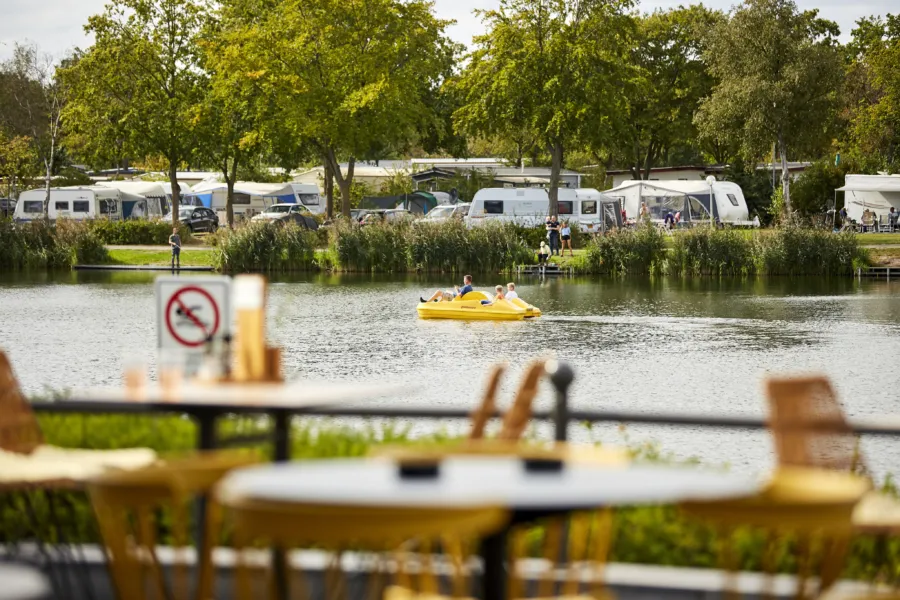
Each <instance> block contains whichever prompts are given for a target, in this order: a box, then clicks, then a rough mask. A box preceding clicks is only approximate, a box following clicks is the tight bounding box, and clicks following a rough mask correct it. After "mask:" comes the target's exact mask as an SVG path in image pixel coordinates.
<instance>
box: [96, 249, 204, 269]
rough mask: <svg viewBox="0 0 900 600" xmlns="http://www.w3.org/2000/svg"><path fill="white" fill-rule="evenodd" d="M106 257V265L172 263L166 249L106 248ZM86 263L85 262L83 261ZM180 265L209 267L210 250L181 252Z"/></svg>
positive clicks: (170, 255) (170, 254)
mask: <svg viewBox="0 0 900 600" xmlns="http://www.w3.org/2000/svg"><path fill="white" fill-rule="evenodd" d="M107 254H108V258H107V260H106V262H104V263H103V264H108V265H169V264H172V253H171V252H170V251H167V250H155V249H148V250H135V249H131V248H129V249H120V248H111V249H108V250H107ZM85 264H86V263H85ZM181 265H182V266H184V267H211V266H214V265H215V257H214V254H213V251H212V250H191V251H190V252H188V251H183V252H182V253H181Z"/></svg>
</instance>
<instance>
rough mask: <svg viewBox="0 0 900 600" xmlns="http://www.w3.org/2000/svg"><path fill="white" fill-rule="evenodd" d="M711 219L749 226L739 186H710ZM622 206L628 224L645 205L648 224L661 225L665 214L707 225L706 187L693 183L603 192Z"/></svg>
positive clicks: (630, 185) (638, 184)
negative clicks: (677, 215) (651, 222)
mask: <svg viewBox="0 0 900 600" xmlns="http://www.w3.org/2000/svg"><path fill="white" fill-rule="evenodd" d="M712 192H713V198H714V200H715V201H714V202H713V203H712V210H713V218H715V219H716V220H717V221H718V222H720V223H729V224H732V225H749V224H750V221H749V220H748V219H749V217H750V214H749V210H748V209H747V201H746V200H745V199H744V192H743V191H742V190H741V186H739V185H738V184H736V183H734V182H731V181H716V182H715V183H713V186H712ZM603 193H604V194H605V195H606V196H609V197H611V198H615V199H616V200H619V201H620V202H621V203H622V209H623V210H624V211H625V214H626V217H627V218H628V219H629V220H630V221H634V220H637V218H638V217H639V215H640V211H641V204H646V205H647V210H648V212H649V213H650V220H651V221H658V222H662V221H663V220H664V219H665V216H666V214H667V213H669V212H671V213H672V214H673V215H674V214H676V213H680V218H681V222H682V223H686V224H690V223H709V206H710V201H709V197H710V196H709V193H710V188H709V184H708V183H706V181H703V180H700V179H698V180H694V181H682V180H679V181H645V180H631V181H626V182H624V183H622V184H621V185H619V186H618V187H615V188H613V189H611V190H606V191H605V192H603Z"/></svg>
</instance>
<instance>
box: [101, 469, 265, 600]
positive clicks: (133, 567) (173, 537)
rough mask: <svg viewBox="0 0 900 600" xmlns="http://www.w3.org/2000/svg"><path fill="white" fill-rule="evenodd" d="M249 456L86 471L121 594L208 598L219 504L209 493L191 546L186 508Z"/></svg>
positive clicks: (139, 599) (134, 598)
mask: <svg viewBox="0 0 900 600" xmlns="http://www.w3.org/2000/svg"><path fill="white" fill-rule="evenodd" d="M255 462H257V457H256V455H254V454H247V453H224V452H215V453H201V454H198V455H195V456H191V457H189V458H185V459H181V460H172V461H167V462H160V463H157V464H154V465H152V466H150V467H145V468H143V469H138V470H133V471H121V472H116V473H108V474H105V475H101V476H99V477H96V478H93V479H91V480H90V481H89V482H88V484H87V489H88V493H89V495H90V498H91V503H92V505H93V507H94V513H95V515H96V517H97V522H98V524H99V526H100V532H101V535H102V536H103V541H104V545H105V547H106V552H107V557H108V563H109V571H110V576H111V578H112V581H113V585H114V587H115V589H116V592H117V594H118V596H119V597H120V598H122V599H123V600H149V599H151V598H152V599H156V598H160V599H162V598H166V599H168V600H188V599H191V598H196V599H197V600H208V599H210V598H212V597H213V574H214V573H213V564H212V549H213V547H214V546H215V545H216V542H217V536H218V535H219V534H220V533H221V510H220V509H219V507H218V505H217V504H216V503H215V501H214V500H208V501H207V504H206V510H205V520H204V523H203V526H202V527H201V528H200V531H202V536H203V537H202V539H198V540H196V541H197V545H196V549H194V548H192V544H191V535H190V532H189V524H190V522H191V516H190V511H191V510H192V509H193V508H194V506H195V501H196V500H197V499H198V498H200V497H206V496H208V495H209V492H210V491H211V489H212V487H213V486H214V485H215V484H216V483H217V482H218V481H219V479H221V478H222V476H224V475H225V473H227V472H228V471H230V470H231V469H234V468H237V467H242V466H247V465H249V464H253V463H255ZM161 532H162V536H163V537H164V541H165V542H166V546H168V547H170V548H171V555H172V556H171V558H172V560H171V562H172V567H171V569H170V570H169V572H168V573H167V569H166V568H165V566H164V565H163V561H161V560H160V548H159V542H160V541H162V540H161V539H160V537H161ZM192 555H193V556H194V559H193V560H192V558H191V557H192ZM192 565H196V568H194V569H192ZM192 570H193V571H194V572H193V574H192V573H191V571H192Z"/></svg>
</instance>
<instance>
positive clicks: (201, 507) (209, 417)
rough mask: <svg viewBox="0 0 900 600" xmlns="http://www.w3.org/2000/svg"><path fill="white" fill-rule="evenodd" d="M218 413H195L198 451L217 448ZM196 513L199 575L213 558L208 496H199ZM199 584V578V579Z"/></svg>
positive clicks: (195, 533) (195, 538)
mask: <svg viewBox="0 0 900 600" xmlns="http://www.w3.org/2000/svg"><path fill="white" fill-rule="evenodd" d="M217 417H218V415H217V414H216V413H210V412H206V411H203V412H199V413H197V414H195V415H194V419H195V421H196V423H197V450H198V451H201V452H203V451H209V450H215V449H216V442H217V440H216V423H217V422H218V418H217ZM194 510H195V514H196V526H195V531H194V536H195V537H194V543H195V544H196V546H197V558H198V561H197V564H198V567H199V568H198V569H197V573H198V575H199V574H200V573H203V572H204V567H205V566H206V565H203V564H202V561H204V560H206V559H207V558H211V557H212V556H211V552H210V553H209V556H207V554H208V553H207V552H206V548H204V545H205V544H206V496H205V495H201V496H199V497H198V498H197V501H196V506H195V508H194ZM198 585H199V580H198Z"/></svg>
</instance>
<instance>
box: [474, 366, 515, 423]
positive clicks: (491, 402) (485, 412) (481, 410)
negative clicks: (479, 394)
mask: <svg viewBox="0 0 900 600" xmlns="http://www.w3.org/2000/svg"><path fill="white" fill-rule="evenodd" d="M505 371H506V365H505V364H502V363H501V364H497V365H494V368H493V369H492V370H491V374H490V376H489V377H488V384H487V387H486V388H485V390H484V397H483V398H482V400H481V404H480V405H479V406H478V408H476V409H475V410H474V411H473V412H472V415H471V421H472V428H471V430H470V431H469V439H470V440H480V439H484V429H485V426H486V425H487V422H488V420H490V418H491V416H492V415H493V414H494V413H495V412H496V411H497V390H498V389H499V387H500V379H501V378H502V377H503V373H504V372H505Z"/></svg>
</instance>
